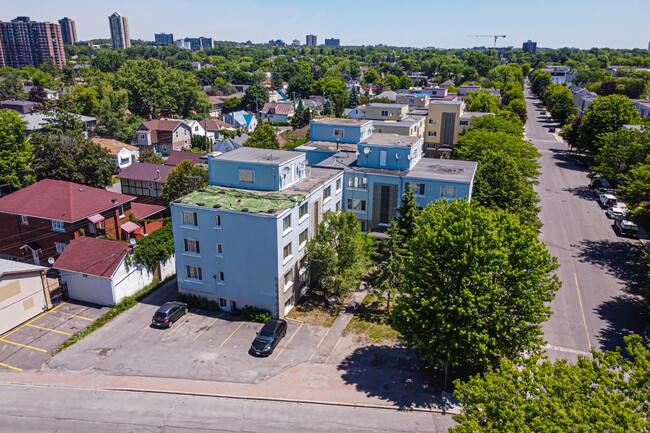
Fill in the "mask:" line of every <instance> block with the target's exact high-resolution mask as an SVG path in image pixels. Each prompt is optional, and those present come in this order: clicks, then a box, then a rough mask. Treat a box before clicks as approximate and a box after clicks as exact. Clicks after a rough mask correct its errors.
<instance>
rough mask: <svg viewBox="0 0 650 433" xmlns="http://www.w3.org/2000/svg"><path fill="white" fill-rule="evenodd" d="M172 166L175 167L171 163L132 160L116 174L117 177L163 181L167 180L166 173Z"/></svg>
mask: <svg viewBox="0 0 650 433" xmlns="http://www.w3.org/2000/svg"><path fill="white" fill-rule="evenodd" d="M174 168H176V167H174V166H173V165H161V164H148V163H144V162H134V163H133V164H131V165H129V166H128V167H126V168H123V169H122V171H120V174H118V175H117V178H118V179H131V180H143V181H147V182H157V183H165V182H167V175H168V174H169V172H170V171H172V170H173V169H174ZM159 172H160V173H159Z"/></svg>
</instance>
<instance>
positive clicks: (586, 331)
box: [573, 272, 591, 350]
mask: <svg viewBox="0 0 650 433" xmlns="http://www.w3.org/2000/svg"><path fill="white" fill-rule="evenodd" d="M573 278H574V279H575V280H576V290H577V291H578V303H579V304H580V313H581V314H582V323H583V324H584V325H585V334H586V335H587V344H588V345H589V350H591V340H590V339H589V331H588V330H587V319H585V310H584V308H583V307H582V297H581V296H580V286H578V275H577V274H576V273H575V272H574V273H573Z"/></svg>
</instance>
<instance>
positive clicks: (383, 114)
mask: <svg viewBox="0 0 650 433" xmlns="http://www.w3.org/2000/svg"><path fill="white" fill-rule="evenodd" d="M380 116H381V117H388V110H381V113H380Z"/></svg>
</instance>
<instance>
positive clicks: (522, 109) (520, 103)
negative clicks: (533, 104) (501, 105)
mask: <svg viewBox="0 0 650 433" xmlns="http://www.w3.org/2000/svg"><path fill="white" fill-rule="evenodd" d="M505 108H506V110H508V111H511V112H513V113H514V114H516V115H517V116H518V117H519V118H520V119H521V122H522V123H526V120H527V119H528V111H527V110H526V102H525V101H524V100H523V99H513V100H512V101H510V103H509V104H508V105H507V106H506V107H505Z"/></svg>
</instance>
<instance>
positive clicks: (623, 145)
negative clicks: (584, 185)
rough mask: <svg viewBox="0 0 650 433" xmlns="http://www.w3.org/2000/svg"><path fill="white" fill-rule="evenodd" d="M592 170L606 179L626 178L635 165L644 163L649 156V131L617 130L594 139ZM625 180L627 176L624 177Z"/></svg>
mask: <svg viewBox="0 0 650 433" xmlns="http://www.w3.org/2000/svg"><path fill="white" fill-rule="evenodd" d="M595 147H596V148H598V149H599V151H598V154H597V155H596V156H595V158H594V159H595V162H596V164H597V166H596V167H594V169H595V170H596V171H598V173H600V174H602V175H603V176H605V178H607V179H612V180H614V179H617V178H619V177H623V176H626V175H627V173H628V172H629V170H630V169H631V168H632V167H634V166H636V165H637V164H641V163H644V162H645V160H646V158H647V157H648V156H650V131H638V130H624V129H619V130H618V131H616V132H612V133H609V134H600V135H599V136H597V137H596V146H595ZM626 178H627V176H626Z"/></svg>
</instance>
